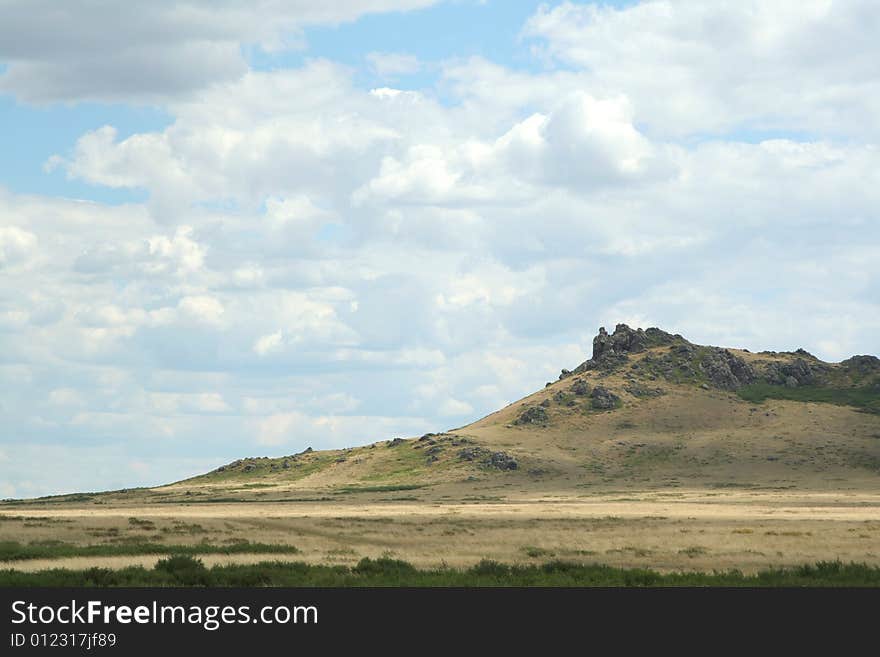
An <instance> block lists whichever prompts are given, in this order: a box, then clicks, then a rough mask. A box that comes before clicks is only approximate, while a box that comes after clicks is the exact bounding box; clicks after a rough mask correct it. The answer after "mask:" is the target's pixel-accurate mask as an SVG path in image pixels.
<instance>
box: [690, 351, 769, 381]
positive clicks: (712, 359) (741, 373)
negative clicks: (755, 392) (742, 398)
mask: <svg viewBox="0 0 880 657" xmlns="http://www.w3.org/2000/svg"><path fill="white" fill-rule="evenodd" d="M703 351H704V352H705V353H704V354H703V356H702V358H701V360H700V364H699V368H700V370H702V372H703V373H704V374H705V375H706V378H707V379H709V383H710V384H711V385H713V386H714V387H716V388H721V389H723V390H736V389H737V388H739V387H741V386H744V385H747V384H749V383H754V382H755V380H756V379H757V378H758V377H757V374H756V373H755V369H754V368H753V367H752V366H751V365H749V364H748V363H747V362H746V361H744V360H743V359H742V358H740V357H739V356H737V355H735V354H733V353H732V352H731V351H729V350H728V349H719V348H718V347H706V348H704V350H703Z"/></svg>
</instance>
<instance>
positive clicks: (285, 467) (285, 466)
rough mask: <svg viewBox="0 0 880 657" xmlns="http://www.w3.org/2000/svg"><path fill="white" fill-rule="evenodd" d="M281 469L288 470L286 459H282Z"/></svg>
mask: <svg viewBox="0 0 880 657" xmlns="http://www.w3.org/2000/svg"><path fill="white" fill-rule="evenodd" d="M281 468H282V469H284V470H290V461H288V460H287V459H284V460H283V461H282V462H281Z"/></svg>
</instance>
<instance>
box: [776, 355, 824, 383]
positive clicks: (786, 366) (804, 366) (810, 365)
mask: <svg viewBox="0 0 880 657" xmlns="http://www.w3.org/2000/svg"><path fill="white" fill-rule="evenodd" d="M827 373H828V366H827V365H825V364H823V363H820V362H810V361H807V360H805V359H803V358H796V359H795V360H793V361H791V362H788V363H778V362H774V363H767V365H766V366H765V370H764V376H765V378H766V379H767V382H768V383H772V384H774V385H789V383H788V380H789V379H794V380H795V382H796V383H797V385H801V386H805V385H814V384H816V383H819V382H821V381H822V380H823V379H824V377H825V375H826V374H827Z"/></svg>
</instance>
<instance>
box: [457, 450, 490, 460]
mask: <svg viewBox="0 0 880 657" xmlns="http://www.w3.org/2000/svg"><path fill="white" fill-rule="evenodd" d="M485 453H486V450H485V449H483V448H482V447H465V448H464V449H461V450H459V451H458V459H459V460H460V461H476V460H477V459H479V458H481V457H482V456H483V455H484V454H485Z"/></svg>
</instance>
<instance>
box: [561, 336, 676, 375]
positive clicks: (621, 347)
mask: <svg viewBox="0 0 880 657" xmlns="http://www.w3.org/2000/svg"><path fill="white" fill-rule="evenodd" d="M683 340H684V338H682V337H681V336H680V335H671V334H669V333H667V332H666V331H661V330H660V329H658V328H649V329H647V330H642V329H631V328H630V327H629V326H627V325H626V324H618V325H617V326H616V327H614V333H612V334H609V333H608V332H607V331H606V330H605V327H604V326H603V327H600V328H599V334H598V335H597V336H596V337H595V338H593V355H592V357H591V358H590V360H588V361H586V362H584V363H581V364H580V365H579V366H578V367H576V368H575V369H574V371H573V372H569V371H568V370H562V375H560V377H559V378H560V379H563V378H565V377H567V376H570V375H572V374H580V373H581V372H588V371H591V370H600V371H604V372H610V371H612V370H615V369H617V368H618V367H619V366H621V365H623V364H624V363H626V362H627V361H628V360H629V355H630V354H636V353H639V352H642V351H645V350H646V349H650V348H651V347H658V346H662V345H667V344H672V343H673V342H676V341H683Z"/></svg>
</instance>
